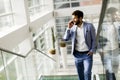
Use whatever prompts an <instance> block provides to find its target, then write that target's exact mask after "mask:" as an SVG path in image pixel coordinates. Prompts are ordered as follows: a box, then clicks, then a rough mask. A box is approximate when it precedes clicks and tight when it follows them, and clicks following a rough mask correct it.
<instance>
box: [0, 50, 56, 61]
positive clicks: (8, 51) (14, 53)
mask: <svg viewBox="0 0 120 80" xmlns="http://www.w3.org/2000/svg"><path fill="white" fill-rule="evenodd" d="M0 50H1V51H4V52H7V53H10V54H13V55H16V56H19V57H23V58H26V57H27V56H28V55H29V54H30V52H31V51H32V50H36V51H38V52H40V53H42V54H43V55H45V56H47V57H48V58H50V59H52V60H53V61H55V62H56V60H54V59H53V58H52V57H50V56H48V55H47V54H45V53H44V52H43V51H40V50H38V49H35V48H32V49H31V50H30V51H29V52H28V53H27V54H26V55H21V54H19V53H16V52H13V51H10V50H7V49H3V48H0Z"/></svg>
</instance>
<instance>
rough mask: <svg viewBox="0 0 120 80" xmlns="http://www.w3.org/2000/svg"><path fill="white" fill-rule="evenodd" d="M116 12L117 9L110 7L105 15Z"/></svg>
mask: <svg viewBox="0 0 120 80" xmlns="http://www.w3.org/2000/svg"><path fill="white" fill-rule="evenodd" d="M116 11H118V9H116V8H115V7H110V8H108V9H107V11H106V13H107V14H113V13H115V12H116Z"/></svg>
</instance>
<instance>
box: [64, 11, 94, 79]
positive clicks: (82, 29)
mask: <svg viewBox="0 0 120 80" xmlns="http://www.w3.org/2000/svg"><path fill="white" fill-rule="evenodd" d="M83 15H84V14H83V12H82V11H80V10H76V11H74V12H73V13H72V20H71V21H70V22H69V23H68V28H67V30H66V32H65V35H64V37H63V39H64V40H66V41H67V40H69V39H72V54H73V55H74V57H75V65H76V68H77V72H78V76H79V80H91V70H92V63H93V53H94V52H95V50H96V38H95V29H94V27H93V25H92V24H91V23H87V22H84V21H83Z"/></svg>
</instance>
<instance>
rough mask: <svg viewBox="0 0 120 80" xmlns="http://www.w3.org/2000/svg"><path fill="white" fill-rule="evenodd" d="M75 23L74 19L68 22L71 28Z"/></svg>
mask: <svg viewBox="0 0 120 80" xmlns="http://www.w3.org/2000/svg"><path fill="white" fill-rule="evenodd" d="M73 25H74V22H73V21H72V20H71V21H69V23H68V28H71V27H72V26H73Z"/></svg>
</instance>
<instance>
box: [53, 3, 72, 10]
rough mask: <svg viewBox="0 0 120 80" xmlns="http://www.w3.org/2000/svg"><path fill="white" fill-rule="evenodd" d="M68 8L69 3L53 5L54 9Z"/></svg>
mask: <svg viewBox="0 0 120 80" xmlns="http://www.w3.org/2000/svg"><path fill="white" fill-rule="evenodd" d="M68 7H70V4H69V3H62V4H61V3H60V4H55V9H60V8H68Z"/></svg>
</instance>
